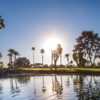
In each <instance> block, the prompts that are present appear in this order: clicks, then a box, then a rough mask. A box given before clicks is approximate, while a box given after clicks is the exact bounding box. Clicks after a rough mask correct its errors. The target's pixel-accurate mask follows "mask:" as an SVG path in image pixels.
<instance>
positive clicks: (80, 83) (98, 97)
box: [74, 75, 100, 100]
mask: <svg viewBox="0 0 100 100" xmlns="http://www.w3.org/2000/svg"><path fill="white" fill-rule="evenodd" d="M85 79H86V77H85V78H84V76H82V75H81V76H78V77H76V79H75V80H74V90H75V92H76V93H77V97H78V100H100V84H97V83H98V82H97V81H96V80H95V78H94V77H93V76H91V78H90V80H89V82H88V83H86V82H84V80H85Z"/></svg>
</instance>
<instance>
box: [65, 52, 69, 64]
mask: <svg viewBox="0 0 100 100" xmlns="http://www.w3.org/2000/svg"><path fill="white" fill-rule="evenodd" d="M65 57H66V59H67V64H69V54H68V53H67V54H65Z"/></svg>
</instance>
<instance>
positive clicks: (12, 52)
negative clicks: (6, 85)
mask: <svg viewBox="0 0 100 100" xmlns="http://www.w3.org/2000/svg"><path fill="white" fill-rule="evenodd" d="M8 52H9V53H8V56H9V64H10V66H12V65H13V58H12V57H13V54H14V52H15V50H14V49H9V50H8Z"/></svg>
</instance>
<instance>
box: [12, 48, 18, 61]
mask: <svg viewBox="0 0 100 100" xmlns="http://www.w3.org/2000/svg"><path fill="white" fill-rule="evenodd" d="M13 54H14V62H15V61H16V56H18V55H19V52H18V51H16V50H14V52H13Z"/></svg>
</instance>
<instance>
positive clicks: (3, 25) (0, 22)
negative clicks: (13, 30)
mask: <svg viewBox="0 0 100 100" xmlns="http://www.w3.org/2000/svg"><path fill="white" fill-rule="evenodd" d="M4 27H5V24H4V19H2V17H1V16H0V29H2V28H4Z"/></svg>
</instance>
